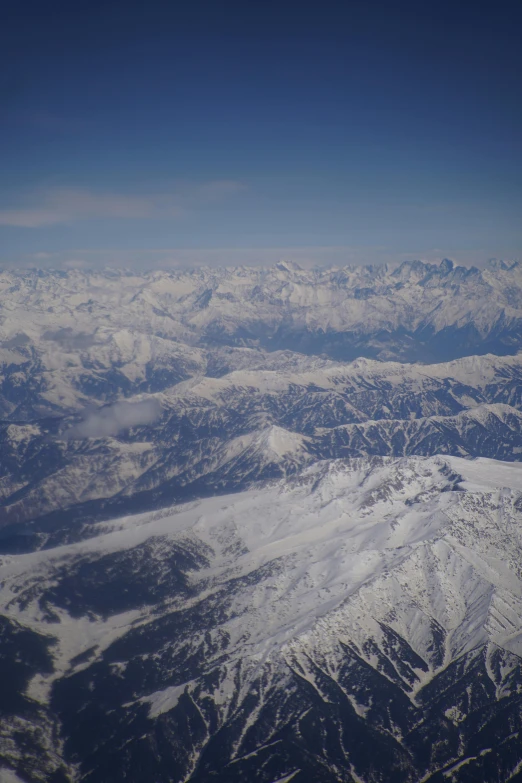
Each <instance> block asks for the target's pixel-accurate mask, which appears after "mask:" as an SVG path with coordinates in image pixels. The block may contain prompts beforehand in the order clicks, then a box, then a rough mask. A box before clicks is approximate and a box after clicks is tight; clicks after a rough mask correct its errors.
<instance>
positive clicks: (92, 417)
mask: <svg viewBox="0 0 522 783" xmlns="http://www.w3.org/2000/svg"><path fill="white" fill-rule="evenodd" d="M160 415H161V407H160V404H159V402H158V401H157V400H154V399H152V400H142V401H141V402H116V403H115V404H114V405H107V406H106V407H105V408H100V409H98V410H94V411H89V412H88V413H86V414H85V416H84V419H83V421H81V422H79V424H75V425H74V427H71V429H70V430H67V432H66V433H65V434H66V436H67V438H68V439H76V438H107V437H110V436H111V435H117V434H118V432H122V431H123V430H128V429H130V428H131V427H138V426H141V425H143V424H154V422H155V421H157V420H158V419H159V417H160Z"/></svg>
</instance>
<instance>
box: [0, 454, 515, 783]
mask: <svg viewBox="0 0 522 783" xmlns="http://www.w3.org/2000/svg"><path fill="white" fill-rule="evenodd" d="M273 446H274V447H275V448H280V449H284V448H285V444H284V442H283V444H282V446H281V443H280V442H277V443H275V444H273ZM92 533H93V535H92V537H91V538H89V539H88V540H84V541H81V542H78V543H73V544H69V545H61V546H57V547H54V548H49V549H46V550H42V551H38V552H33V553H26V554H19V555H10V556H4V557H3V558H2V565H1V569H0V579H1V581H2V585H3V589H2V593H1V602H2V614H3V619H2V638H3V640H4V645H3V647H2V649H3V650H4V651H5V660H6V661H9V666H10V667H11V668H10V676H9V679H8V682H9V687H7V689H6V690H4V692H3V696H2V697H1V698H2V702H3V703H2V705H1V706H2V710H3V717H4V719H3V722H2V729H1V732H2V733H1V737H2V739H1V745H0V753H1V759H2V762H1V763H3V764H4V767H5V768H6V769H7V768H9V769H11V770H13V771H15V772H16V773H17V774H18V775H19V776H20V779H22V780H27V781H32V780H56V781H58V780H60V781H73V780H82V781H90V783H95V782H96V783H101V781H103V782H104V783H108V782H109V781H113V780H128V781H144V780H154V781H156V782H157V783H160V782H161V783H162V782H163V781H165V782H166V781H191V782H192V783H196V782H198V783H204V782H205V783H206V782H207V781H210V780H216V781H218V782H219V783H225V781H226V783H233V782H234V781H238V782H239V781H245V780H252V781H259V782H260V783H275V781H281V780H292V781H296V783H297V781H303V783H305V782H306V783H308V781H328V782H331V783H334V781H347V782H348V781H350V782H351V781H355V783H358V782H359V781H364V782H365V783H370V782H372V783H373V782H374V781H382V782H383V783H384V781H390V783H393V782H394V781H397V782H398V781H401V782H403V781H407V782H409V781H411V782H412V783H413V781H415V783H420V782H421V781H425V782H426V781H432V782H433V783H435V781H459V783H460V782H463V781H479V780H480V781H491V782H492V783H493V781H495V783H499V782H500V783H507V781H511V780H518V779H519V777H520V770H521V769H522V741H521V738H520V731H521V730H522V668H521V665H522V466H521V465H519V464H517V463H502V462H498V461H493V460H487V459H478V460H474V461H469V460H464V459H460V458H456V457H427V458H420V457H405V458H379V457H374V458H361V459H354V460H335V461H324V462H317V463H315V464H313V465H311V466H309V467H307V468H305V469H304V470H302V471H300V472H297V473H296V474H294V475H293V476H292V477H288V478H287V479H285V480H284V481H278V482H274V483H271V484H268V485H266V486H263V487H257V488H252V489H250V490H247V491H243V492H239V493H237V494H234V495H223V496H220V497H213V498H209V499H205V500H200V501H197V502H193V503H189V504H186V505H180V506H177V507H174V508H170V509H169V508H167V509H164V510H162V511H159V512H155V513H148V514H141V515H138V516H129V517H123V518H120V519H117V520H112V521H108V522H101V523H97V524H96V525H94V528H93V531H92ZM15 646H16V650H17V652H16V656H14V657H13V656H11V657H10V658H9V655H8V653H9V650H13V649H14V648H15ZM35 671H36V672H37V673H36V674H35ZM52 774H54V775H55V777H54V778H52V777H51V775H52ZM0 775H1V773H0Z"/></svg>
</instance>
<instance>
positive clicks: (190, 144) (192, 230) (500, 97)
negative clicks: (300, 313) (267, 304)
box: [0, 0, 522, 266]
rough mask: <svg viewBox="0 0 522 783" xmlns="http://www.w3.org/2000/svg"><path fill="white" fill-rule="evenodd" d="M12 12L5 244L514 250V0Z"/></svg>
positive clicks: (371, 255)
mask: <svg viewBox="0 0 522 783" xmlns="http://www.w3.org/2000/svg"><path fill="white" fill-rule="evenodd" d="M3 13H4V19H3V24H2V26H1V30H0V51H1V52H2V54H1V58H2V62H1V65H2V68H1V69H0V73H1V75H0V119H1V125H0V163H1V171H2V177H1V179H0V263H3V264H29V265H35V264H46V265H60V264H72V265H74V264H87V265H91V264H92V265H98V264H106V263H118V264H139V263H142V264H144V265H146V266H154V265H158V266H161V265H163V264H165V263H189V264H192V263H199V262H204V263H205V262H206V263H227V262H230V263H241V262H244V263H263V262H267V263H273V262H274V261H275V260H277V258H278V257H281V256H285V257H293V258H296V260H298V261H301V262H305V263H314V262H317V263H330V262H334V263H343V262H344V261H346V262H349V263H353V262H355V261H357V260H361V261H363V262H368V261H383V260H387V261H388V260H394V259H397V260H401V259H403V258H407V257H423V258H439V257H443V256H450V257H452V258H455V259H457V260H461V261H464V262H472V261H473V262H476V263H481V262H483V261H484V260H485V259H486V258H488V257H490V256H497V257H509V258H513V257H514V258H518V257H520V255H521V249H522V220H521V216H522V185H521V183H522V128H521V124H522V123H521V121H522V101H521V100H520V95H521V77H522V53H521V47H520V28H521V22H522V10H521V6H520V4H519V3H515V2H500V3H497V4H495V5H494V4H492V3H491V4H488V5H487V6H486V5H485V4H484V5H481V4H480V3H468V2H462V3H454V2H453V3H449V2H445V0H441V2H438V3H418V2H417V3H401V2H398V3H390V2H383V3H376V2H372V1H371V0H367V2H349V0H346V2H342V3H341V2H328V0H326V1H325V2H321V3H318V2H317V3H303V2H301V3H297V2H285V0H280V2H265V3H251V2H243V3H234V2H227V0H222V2H215V0H214V1H213V2H206V3H205V2H200V1H199V0H193V2H191V3H187V4H186V5H183V4H182V3H180V2H157V1H155V0H151V2H149V3H147V4H145V3H142V2H139V3H138V2H133V0H127V2H119V1H118V2H116V1H114V0H105V2H98V1H97V0H90V2H85V1H84V0H76V2H73V3H71V2H55V1H54V0H49V2H48V3H41V2H38V3H34V2H24V1H23V0H22V1H21V2H19V3H14V4H12V8H11V9H10V10H7V11H5V12H3Z"/></svg>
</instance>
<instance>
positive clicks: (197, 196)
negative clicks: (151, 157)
mask: <svg viewBox="0 0 522 783" xmlns="http://www.w3.org/2000/svg"><path fill="white" fill-rule="evenodd" d="M243 189H244V185H243V184H242V183H241V182H237V181H236V180H215V181H210V182H203V183H197V184H190V183H189V184H187V183H184V184H177V185H176V186H174V187H173V188H172V189H171V190H170V191H169V192H165V193H149V194H144V195H127V194H123V193H103V192H97V191H94V190H90V189H87V188H62V187H59V188H50V189H47V190H44V191H39V192H37V193H33V194H32V195H31V196H30V198H29V199H28V201H29V203H27V204H24V205H22V206H17V207H11V208H8V209H2V210H0V225H3V226H16V227H18V228H42V227H45V226H52V225H57V224H60V223H74V222H77V221H80V220H90V219H93V218H116V219H139V220H143V219H151V218H179V217H182V216H183V215H184V214H185V213H187V212H188V211H190V210H192V209H197V207H198V206H200V205H202V204H204V203H206V202H213V201H216V200H221V199H222V198H226V197H228V196H231V195H234V194H235V193H238V192H240V191H241V190H243Z"/></svg>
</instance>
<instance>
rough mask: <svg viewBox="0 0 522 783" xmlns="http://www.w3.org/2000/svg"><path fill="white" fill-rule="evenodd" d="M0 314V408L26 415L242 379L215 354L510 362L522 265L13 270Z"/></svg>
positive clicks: (0, 295)
mask: <svg viewBox="0 0 522 783" xmlns="http://www.w3.org/2000/svg"><path fill="white" fill-rule="evenodd" d="M0 314H1V322H0V342H1V344H2V354H1V356H0V361H1V362H2V364H3V378H2V384H1V387H0V411H2V410H3V415H4V416H10V417H11V418H14V419H31V418H34V417H35V416H41V415H46V414H53V413H55V412H56V411H57V410H63V409H67V410H69V411H73V410H75V409H78V408H82V407H83V406H84V405H85V404H87V403H88V402H89V401H92V400H93V399H95V400H97V401H98V402H101V401H107V400H110V399H114V398H116V397H118V396H122V395H123V396H127V395H128V394H135V393H136V392H137V391H143V392H146V391H148V392H151V391H152V392H158V391H162V390H163V389H165V388H168V387H170V386H171V385H172V384H173V383H175V382H177V381H179V380H181V379H183V378H188V377H192V376H193V375H197V374H200V373H201V372H203V373H205V374H207V375H216V374H220V373H222V372H227V371H229V370H230V369H236V368H237V367H235V366H234V363H235V361H236V358H237V357H236V355H235V354H234V352H229V353H227V352H223V351H219V350H215V349H216V348H217V347H218V346H221V347H223V346H250V347H251V348H254V349H255V348H262V349H267V350H270V351H273V350H276V349H280V350H292V351H298V352H300V353H305V354H309V355H319V354H325V355H328V356H329V357H331V358H333V359H337V360H342V361H346V360H352V359H356V358H357V357H360V356H366V357H369V358H372V357H374V358H378V359H399V360H401V361H421V362H430V361H441V360H449V359H454V358H460V357H462V356H467V355H472V354H484V353H487V352H493V353H496V354H510V353H516V351H517V350H518V347H519V346H520V338H521V336H522V267H521V266H520V265H519V264H517V263H511V264H506V263H496V264H493V265H490V266H489V267H488V268H487V269H485V270H479V269H476V268H471V269H467V268H465V267H462V266H454V265H453V264H452V262H450V261H443V262H442V263H441V264H440V265H434V264H427V263H422V262H420V261H416V262H408V263H404V264H402V266H400V267H398V268H395V269H392V268H388V267H386V266H381V267H353V268H352V267H347V268H339V269H316V270H303V269H300V268H299V267H298V266H297V265H295V264H291V263H286V264H284V263H281V264H277V265H276V266H275V267H273V268H271V269H268V270H266V269H265V270H263V269H250V268H246V267H240V268H233V269H232V268H227V269H196V270H191V271H172V272H150V273H147V274H142V275H138V274H136V273H130V272H129V273H122V272H117V271H112V272H111V271H106V272H92V273H86V272H81V271H77V270H74V271H69V272H43V271H33V272H23V273H22V272H19V273H16V272H7V271H6V272H3V273H2V274H1V275H0ZM209 348H212V350H209ZM239 361H240V362H245V361H254V362H256V361H259V357H257V358H256V356H255V354H254V355H253V358H250V359H249V360H246V359H245V354H243V355H241V357H240V358H239Z"/></svg>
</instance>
